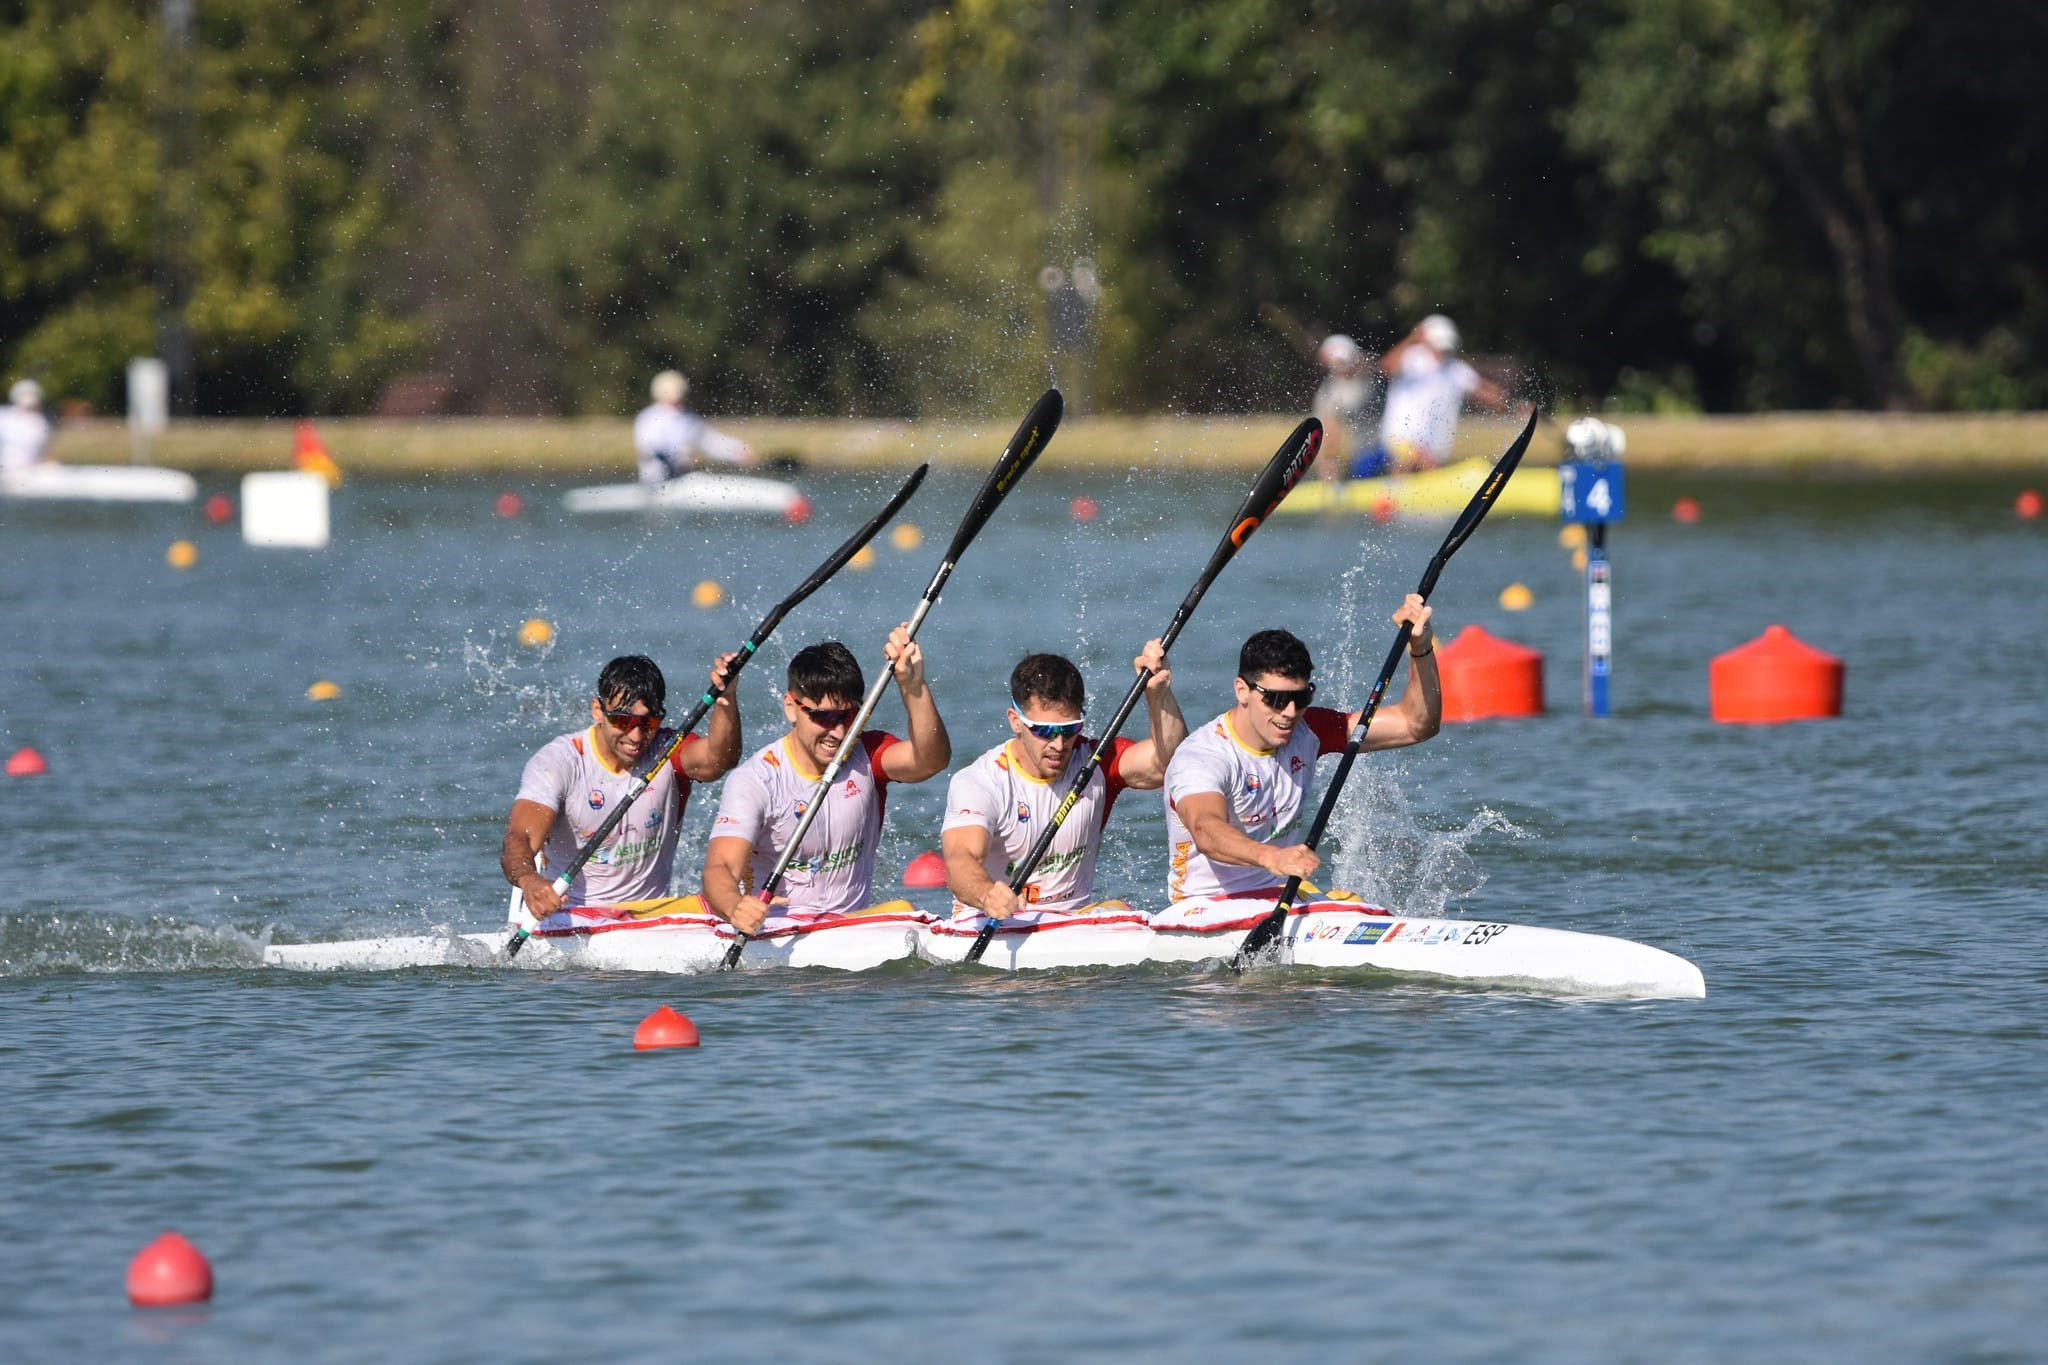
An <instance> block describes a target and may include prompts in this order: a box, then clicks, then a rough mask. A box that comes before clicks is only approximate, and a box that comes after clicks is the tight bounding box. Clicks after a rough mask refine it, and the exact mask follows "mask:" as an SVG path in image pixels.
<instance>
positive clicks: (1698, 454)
mask: <svg viewBox="0 0 2048 1365" xmlns="http://www.w3.org/2000/svg"><path fill="white" fill-rule="evenodd" d="M1297 420H1299V418H1298V417H1294V416H1284V415H1279V416H1272V415H1269V416H1247V417H1188V418H1175V417H1139V418H1131V417H1070V418H1068V419H1067V421H1066V423H1065V424H1064V425H1063V426H1062V427H1061V428H1060V432H1059V435H1058V437H1057V438H1056V439H1055V440H1054V441H1053V443H1052V445H1051V446H1050V447H1049V448H1048V449H1047V451H1046V454H1045V456H1044V463H1045V464H1046V466H1048V467H1059V466H1065V467H1068V468H1077V469H1085V468H1105V467H1108V468H1116V469H1123V468H1127V467H1129V466H1132V465H1138V466H1146V467H1159V468H1174V469H1179V468H1203V467H1210V466H1232V467H1246V468H1255V467H1257V466H1258V465H1259V464H1261V463H1262V462H1263V461H1265V460H1266V459H1267V458H1268V457H1269V456H1270V455H1271V454H1272V453H1273V451H1274V449H1275V448H1276V447H1277V446H1278V445H1279V443H1280V442H1281V440H1283V439H1284V438H1285V437H1286V435H1287V433H1288V431H1289V430H1291V429H1292V427H1293V424H1294V423H1295V422H1296V421H1297ZM1615 420H1616V421H1617V423H1618V425H1620V426H1621V427H1622V428H1623V429H1624V430H1626V432H1627V433H1628V456H1627V460H1628V463H1629V464H1630V465H1631V466H1632V467H1640V468H1645V469H1724V470H1758V471H1807V472H1813V471H1830V470H1841V471H1857V470H1865V471H1872V472H1887V473H1889V472H1910V471H1926V470H1932V471H1938V472H1953V473H1967V472H1993V471H2006V470H2010V471H2020V470H2048V413H2002V414H1989V415H1942V416H1921V415H1913V416H1902V415H1894V414H1877V413H1778V414H1772V415H1769V416H1761V417H1648V416H1632V417H1621V418H1618V419H1615ZM1014 425H1015V424H1014V421H1013V420H1011V419H1007V418H1006V419H1003V420H1001V421H989V422H985V423H981V424H974V423H964V422H963V423H942V422H882V421H864V420H859V419H847V420H832V421H786V420H780V419H770V418H734V419H732V420H729V421H720V422H719V426H720V427H721V428H722V429H723V430H726V431H729V432H731V433H733V434H734V435H736V436H739V437H741V438H743V439H745V440H747V441H749V442H751V443H752V444H753V445H754V447H755V449H757V450H759V451H760V452H762V453H763V454H764V455H792V456H795V457H797V458H799V459H801V460H803V461H804V462H805V463H806V464H808V465H812V466H816V467H819V468H861V467H874V466H907V465H910V464H913V463H915V462H916V461H918V460H927V459H928V460H930V461H932V462H933V463H934V464H935V465H957V466H961V467H965V468H980V467H983V466H985V465H986V464H987V463H988V462H989V461H990V460H991V459H993V458H994V456H995V454H996V452H997V451H998V450H999V449H1001V447H1002V443H1003V442H1004V441H1006V440H1008V439H1009V436H1010V433H1011V431H1012V430H1013V429H1014ZM317 429H318V431H319V434H320V438H321V440H322V441H323V442H324V443H325V444H326V447H327V449H328V451H329V452H330V453H331V454H332V455H333V456H334V458H335V460H336V462H338V463H339V464H340V465H341V467H342V468H343V469H344V470H346V471H348V472H351V473H358V474H368V475H377V476H392V477H403V476H412V475H422V474H477V475H483V474H492V475H504V474H514V473H517V474H526V475H538V476H549V477H554V476H559V477H563V478H592V479H611V478H630V477H631V475H632V469H633V462H632V457H631V450H632V439H631V425H630V423H629V422H628V421H627V420H626V419H624V418H589V419H585V418H574V419H568V418H565V419H552V420H537V421H509V420H503V419H492V418H435V419H425V420H417V421H403V422H395V421H383V420H376V419H370V418H335V419H329V420H323V421H320V422H319V423H317ZM1509 430H1510V428H1509V427H1508V426H1507V425H1506V424H1505V423H1504V422H1502V421H1501V420H1499V419H1485V420H1482V419H1478V418H1473V419H1468V420H1467V421H1466V422H1465V423H1464V425H1463V428H1462V429H1461V431H1460V432H1459V448H1460V452H1461V453H1465V454H1473V455H1490V454H1493V453H1496V452H1498V451H1499V450H1500V449H1501V448H1502V446H1503V445H1504V444H1505V442H1506V440H1507V437H1508V433H1509ZM1559 430H1560V427H1558V426H1549V427H1546V429H1545V430H1543V431H1541V432H1539V434H1538V439H1537V441H1536V444H1535V445H1534V446H1533V447H1532V448H1531V451H1530V457H1529V458H1530V460H1531V461H1532V462H1540V463H1550V462H1554V461H1555V460H1556V458H1557V456H1558V452H1559V448H1560V445H1561V441H1560V438H1559V435H1558V432H1559ZM292 436H293V423H291V422H288V421H262V420H243V421H226V422H187V423H180V424H177V425H176V426H174V427H173V429H172V430H170V431H169V432H167V433H165V434H164V435H163V436H161V437H159V438H157V440H156V441H155V442H154V443H153V445H152V447H151V452H150V457H151V459H152V460H153V461H154V462H155V463H158V464H164V465H169V466H171V467H173V468H178V469H186V470H191V471H192V472H194V473H200V474H232V473H240V472H243V471H246V470H252V469H276V468H282V467H284V466H285V465H287V464H289V463H290V460H291V453H292ZM131 449H132V445H131V441H130V438H129V435H128V431H127V428H126V427H125V426H124V425H123V424H122V423H121V421H120V420H119V419H108V418H102V419H92V420H86V421H77V422H70V423H66V424H65V425H64V426H63V427H62V428H61V429H60V430H59V432H58V435H57V440H56V443H55V445H54V447H53V453H54V454H55V455H56V456H57V457H58V458H59V459H62V460H65V461H67V462H69V463H72V464H123V463H126V462H127V461H128V460H129V459H130V457H131Z"/></svg>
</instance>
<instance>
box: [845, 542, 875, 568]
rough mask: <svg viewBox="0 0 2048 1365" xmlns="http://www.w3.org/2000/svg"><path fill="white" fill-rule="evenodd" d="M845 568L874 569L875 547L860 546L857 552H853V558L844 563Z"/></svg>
mask: <svg viewBox="0 0 2048 1365" xmlns="http://www.w3.org/2000/svg"><path fill="white" fill-rule="evenodd" d="M846 567H847V568H849V569H872V568H874V567H875V547H874V546H872V545H863V546H861V547H860V549H859V550H857V551H855V552H854V556H853V558H852V559H849V560H847V561H846Z"/></svg>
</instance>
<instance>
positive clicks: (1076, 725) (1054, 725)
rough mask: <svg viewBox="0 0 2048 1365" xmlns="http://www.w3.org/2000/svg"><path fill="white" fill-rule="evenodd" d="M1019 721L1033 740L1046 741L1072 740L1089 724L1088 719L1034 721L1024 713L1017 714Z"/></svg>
mask: <svg viewBox="0 0 2048 1365" xmlns="http://www.w3.org/2000/svg"><path fill="white" fill-rule="evenodd" d="M1013 709H1014V708H1013ZM1017 719H1018V720H1020V721H1022V722H1023V723H1024V729H1025V730H1026V731H1027V732H1028V733H1029V734H1030V735H1031V737H1032V738H1033V739H1045V740H1053V739H1071V738H1073V737H1075V736H1077V735H1079V734H1080V733H1081V727H1082V726H1084V725H1086V724H1087V723H1088V721H1087V718H1086V717H1083V718H1082V719H1080V720H1033V719H1031V718H1030V717H1029V716H1027V715H1025V714H1024V713H1023V712H1022V711H1018V712H1017Z"/></svg>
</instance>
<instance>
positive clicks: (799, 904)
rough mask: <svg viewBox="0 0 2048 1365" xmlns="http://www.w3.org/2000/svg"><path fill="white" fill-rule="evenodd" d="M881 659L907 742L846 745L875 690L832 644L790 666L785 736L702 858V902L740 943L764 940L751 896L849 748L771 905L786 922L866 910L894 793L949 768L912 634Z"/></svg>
mask: <svg viewBox="0 0 2048 1365" xmlns="http://www.w3.org/2000/svg"><path fill="white" fill-rule="evenodd" d="M882 652H883V655H884V657H886V658H887V659H888V661H889V668H890V670H891V672H892V673H893V674H894V676H895V679H896V689H897V691H898V692H899V693H901V694H902V697H903V710H904V712H905V714H906V715H907V716H908V717H909V725H908V727H907V728H908V729H909V731H910V734H909V736H908V737H907V738H898V737H897V736H895V735H892V734H890V733H888V732H887V731H884V730H868V731H864V732H863V733H861V734H859V735H852V734H849V733H848V730H849V727H850V726H851V725H852V724H853V720H854V717H855V716H857V715H858V714H859V713H860V706H861V697H862V695H863V694H864V693H865V692H866V691H867V684H866V683H865V682H864V681H863V680H862V678H861V671H860V663H859V661H857V660H856V659H855V658H854V657H853V653H852V651H850V650H848V649H847V647H846V646H845V645H842V644H839V643H838V642H836V641H832V642H828V643H825V644H817V645H807V646H805V647H804V648H803V649H800V650H798V651H797V653H796V657H794V658H792V659H791V660H790V661H789V675H788V687H789V690H788V691H787V692H785V693H784V694H783V698H782V714H783V715H784V716H785V717H787V718H788V720H789V731H788V733H786V734H784V735H783V736H782V737H781V738H780V739H777V740H776V741H775V742H774V743H773V744H770V745H769V746H768V747H767V748H765V749H762V750H761V751H760V752H758V753H756V754H755V755H754V756H753V757H751V758H749V759H748V760H747V761H746V762H744V763H742V764H740V765H739V766H738V767H737V768H735V769H733V771H732V775H731V776H730V777H728V778H726V780H725V788H724V790H723V791H722V792H721V793H720V797H719V802H718V816H717V818H716V819H715V820H714V821H713V822H712V825H711V839H710V842H709V843H708V844H706V846H705V849H704V902H705V904H706V905H707V906H708V907H709V908H710V909H711V911H712V912H713V913H714V914H716V915H718V916H719V917H720V918H721V919H724V920H726V921H727V922H729V923H730V924H731V925H732V926H733V927H734V928H736V929H738V930H739V931H740V932H741V933H744V934H754V933H758V932H760V929H761V925H762V923H763V922H764V921H765V920H766V919H767V916H768V907H767V906H766V905H764V904H763V903H762V901H761V898H760V897H759V896H758V895H755V894H754V892H755V890H756V889H757V888H758V887H760V885H761V884H762V883H763V882H765V881H766V880H767V878H768V876H769V875H770V874H771V873H772V872H773V871H774V870H775V864H776V862H777V861H778V860H779V859H780V858H781V856H782V851H783V849H784V848H785V847H787V845H788V843H789V840H790V838H791V836H793V835H794V834H795V833H796V827H797V824H798V823H799V822H800V821H801V820H802V819H803V816H804V810H805V805H806V803H807V802H809V801H810V800H811V798H812V794H813V792H814V791H815V790H816V788H817V785H818V780H819V778H821V777H823V776H824V774H825V769H826V768H827V767H829V766H830V765H831V763H832V761H833V759H834V758H835V757H837V756H838V754H839V752H840V751H841V749H842V748H845V747H847V746H849V745H851V746H853V748H852V752H851V753H850V754H849V755H848V757H847V760H846V763H845V765H844V766H843V767H841V768H840V770H839V773H838V775H837V777H835V778H834V779H833V783H832V790H830V791H828V792H824V793H821V794H820V795H819V799H820V800H822V801H823V802H824V809H822V810H820V811H819V812H818V814H817V815H816V816H815V817H814V818H813V819H812V821H811V826H810V828H809V829H807V830H806V831H805V832H804V838H803V843H802V844H801V845H799V846H798V848H797V850H796V855H795V856H794V857H793V858H792V859H791V860H790V863H789V866H788V867H787V868H786V869H785V870H784V872H783V878H782V883H781V885H780V886H779V887H778V888H777V894H776V897H775V904H776V908H777V909H778V910H779V911H780V912H781V913H784V914H790V915H799V916H811V915H833V914H840V915H843V914H851V913H852V912H854V911H856V910H864V909H866V908H867V907H868V906H869V904H870V903H871V901H870V891H871V889H872V887H873V883H874V878H875V853H876V848H877V845H878V844H879V842H880V840H881V834H882V803H883V801H884V799H885V797H886V795H887V792H888V787H889V784H890V783H892V782H922V781H924V780H925V779H926V778H928V777H931V776H933V775H934V774H936V773H939V772H941V771H943V770H944V769H945V766H946V764H947V762H948V761H950V760H951V759H952V757H953V745H952V741H951V740H949V739H948V738H947V736H946V723H945V722H944V721H943V720H941V719H939V708H938V705H937V703H936V702H934V701H933V700H932V692H931V688H930V686H929V685H927V683H926V682H925V676H924V651H923V649H921V648H920V647H919V646H918V644H917V642H916V641H915V640H913V639H912V638H911V637H910V627H909V623H908V622H906V623H904V624H903V625H900V626H898V627H896V629H895V630H893V631H891V632H890V634H889V640H888V643H887V644H886V645H885V646H884V647H883V651H882Z"/></svg>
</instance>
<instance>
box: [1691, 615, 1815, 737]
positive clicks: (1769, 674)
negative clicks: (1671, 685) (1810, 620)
mask: <svg viewBox="0 0 2048 1365" xmlns="http://www.w3.org/2000/svg"><path fill="white" fill-rule="evenodd" d="M1846 672H1847V669H1846V668H1845V667H1844V665H1843V663H1842V661H1841V660H1840V659H1838V658H1836V657H1835V656H1834V655H1832V654H1829V653H1827V652H1826V651H1825V650H1819V649H1815V648H1814V647H1813V646H1812V645H1809V644H1807V643H1806V642H1805V641H1804V640H1801V639H1799V638H1798V637H1796V636H1795V635H1793V634H1792V632H1791V631H1789V630H1787V629H1785V628H1784V627H1783V626H1769V627H1767V628H1766V629H1765V630H1764V633H1763V634H1762V635H1761V636H1759V637H1757V638H1756V639H1754V640H1751V641H1750V642H1749V643H1748V644H1746V645H1738V646H1736V647H1735V648H1734V649H1731V650H1729V651H1728V652H1727V653H1726V654H1717V655H1715V656H1714V661H1713V662H1712V663H1711V664H1709V665H1708V666H1707V699H1708V703H1709V706H1710V708H1711V713H1712V715H1713V717H1714V719H1715V720H1717V721H1725V722H1729V723H1732V724H1737V725H1773V724H1776V723H1777V722H1779V721H1786V720H1826V719H1828V718H1830V717H1833V716H1839V715H1841V714H1842V679H1843V675H1844V674H1845V673H1846Z"/></svg>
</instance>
